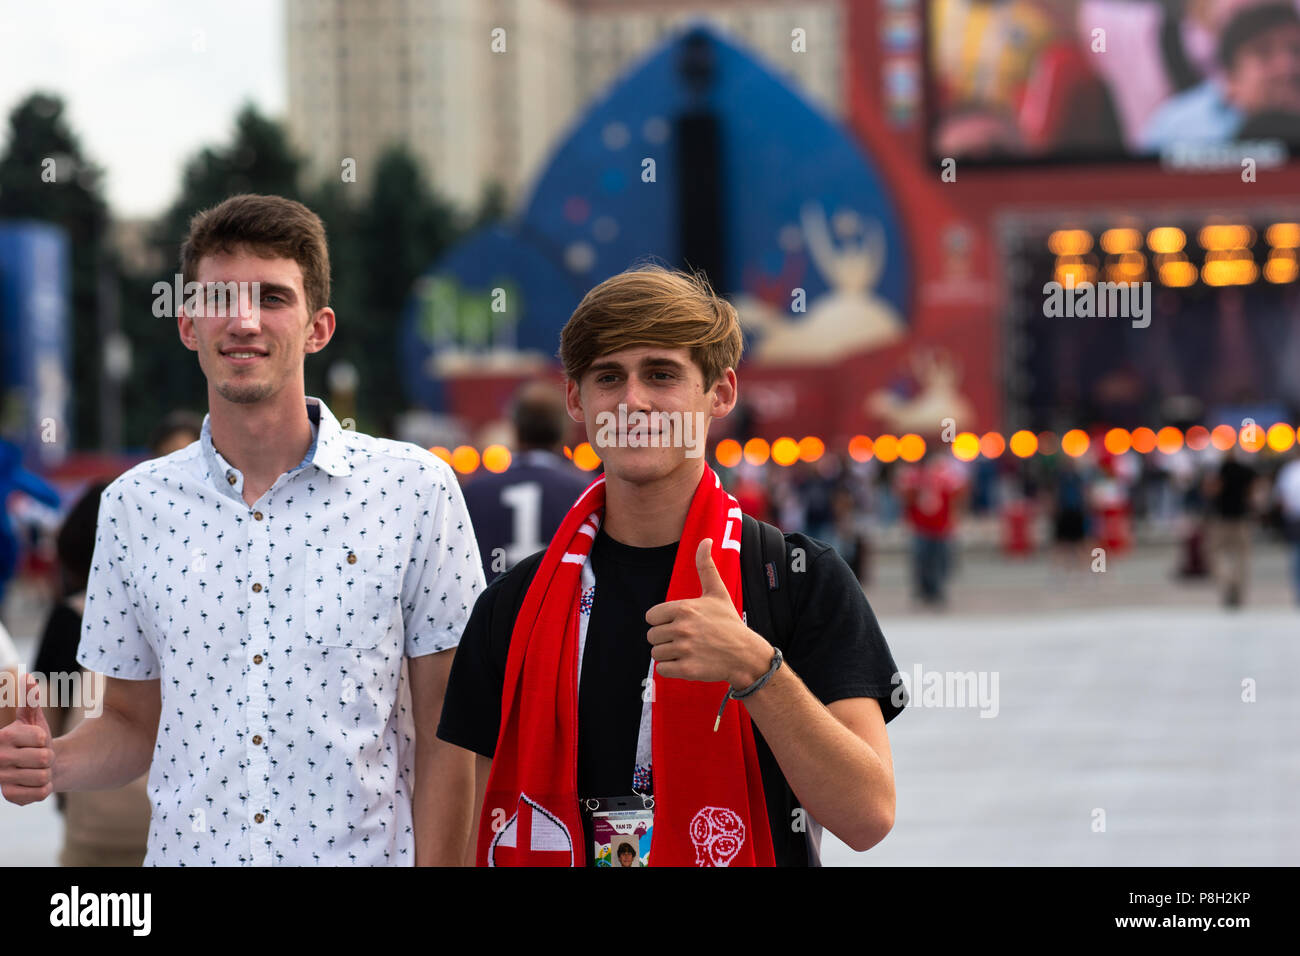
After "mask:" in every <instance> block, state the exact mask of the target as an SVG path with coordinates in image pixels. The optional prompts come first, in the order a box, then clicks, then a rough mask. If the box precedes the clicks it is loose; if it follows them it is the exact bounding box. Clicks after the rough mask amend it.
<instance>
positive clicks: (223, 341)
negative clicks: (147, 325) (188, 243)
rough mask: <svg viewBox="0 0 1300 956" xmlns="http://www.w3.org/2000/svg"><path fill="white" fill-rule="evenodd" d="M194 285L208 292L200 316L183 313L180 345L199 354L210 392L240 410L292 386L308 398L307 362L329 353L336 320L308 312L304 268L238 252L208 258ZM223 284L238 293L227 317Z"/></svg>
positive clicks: (200, 266)
mask: <svg viewBox="0 0 1300 956" xmlns="http://www.w3.org/2000/svg"><path fill="white" fill-rule="evenodd" d="M194 278H195V281H197V282H198V283H199V284H200V285H201V286H202V288H203V293H202V295H203V301H202V310H201V311H202V314H200V315H194V316H191V315H189V314H187V313H186V312H185V310H184V309H182V310H181V311H180V314H179V318H178V321H177V326H178V329H179V332H180V336H181V341H182V342H184V343H185V345H186V347H187V348H189V349H191V350H193V351H195V352H197V353H198V356H199V367H200V368H202V369H203V374H204V376H206V378H207V380H208V387H209V389H210V390H211V391H212V392H215V393H216V394H217V395H219V396H221V397H222V398H224V399H225V400H226V401H228V402H231V403H234V404H238V405H248V404H254V403H257V402H262V401H265V400H267V399H268V398H270V397H272V396H274V395H276V394H278V393H279V392H280V391H281V390H283V389H284V388H286V387H292V388H294V389H295V390H296V391H297V392H298V393H301V392H303V390H304V385H303V356H305V355H306V354H307V353H309V352H318V351H320V350H321V349H322V348H324V347H325V344H326V343H327V342H328V341H329V340H330V337H331V336H332V335H333V333H334V313H333V311H332V310H330V309H328V308H325V309H320V310H319V311H317V312H316V313H315V314H314V315H312V314H310V313H309V311H308V305H307V297H306V295H305V294H304V292H303V281H302V269H301V268H300V267H299V265H298V263H297V262H296V261H294V260H293V259H281V258H271V259H267V258H262V257H260V256H257V255H256V254H254V253H253V252H252V251H251V250H248V249H244V248H240V249H235V250H232V251H230V252H220V253H214V254H212V255H208V256H204V257H203V258H202V259H200V260H199V263H198V268H197V269H196V274H195V277H194ZM217 283H221V284H223V285H224V284H227V283H235V286H233V287H229V288H237V289H238V290H239V292H238V296H237V301H235V297H231V300H230V302H229V306H228V307H227V308H225V309H224V310H223V309H222V308H221V300H220V298H219V297H218V296H217V295H215V294H214V292H215V291H216V289H217V286H216V284H217ZM254 283H257V285H256V286H254ZM254 297H256V301H254Z"/></svg>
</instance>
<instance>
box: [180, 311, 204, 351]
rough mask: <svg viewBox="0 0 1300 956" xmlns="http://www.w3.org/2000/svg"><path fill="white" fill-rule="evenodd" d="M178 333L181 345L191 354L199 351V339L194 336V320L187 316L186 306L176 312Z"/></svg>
mask: <svg viewBox="0 0 1300 956" xmlns="http://www.w3.org/2000/svg"><path fill="white" fill-rule="evenodd" d="M176 333H177V334H178V335H179V336H180V337H181V343H182V344H183V345H184V346H185V347H186V348H187V349H189V350H190V351H191V352H197V351H198V350H199V338H198V336H197V335H195V334H194V320H193V319H191V318H190V317H189V316H188V315H186V314H185V306H183V305H182V306H181V307H180V308H178V309H177V310H176Z"/></svg>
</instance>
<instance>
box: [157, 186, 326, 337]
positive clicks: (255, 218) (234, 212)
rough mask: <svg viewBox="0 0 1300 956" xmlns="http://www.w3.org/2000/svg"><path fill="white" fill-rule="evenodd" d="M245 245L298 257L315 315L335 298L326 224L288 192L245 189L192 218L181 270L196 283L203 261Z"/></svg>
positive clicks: (266, 252)
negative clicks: (275, 193) (272, 193)
mask: <svg viewBox="0 0 1300 956" xmlns="http://www.w3.org/2000/svg"><path fill="white" fill-rule="evenodd" d="M238 247H245V248H247V249H248V250H249V251H250V252H252V253H254V254H256V255H259V256H268V257H270V256H275V257H277V258H284V259H292V260H294V261H295V262H297V263H298V267H299V268H300V269H302V290H303V293H304V294H305V295H306V296H307V312H308V314H309V315H315V314H316V313H317V312H318V311H319V310H321V309H323V308H325V306H327V305H329V301H330V252H329V246H328V245H327V244H326V242H325V224H324V223H323V222H321V220H320V216H318V215H316V214H315V213H314V212H312V211H311V210H310V209H308V208H307V207H306V206H304V205H303V204H302V203H300V202H295V201H294V200H292V199H285V198H284V197H283V196H258V195H254V194H252V193H244V194H243V195H239V196H231V197H230V198H229V199H227V200H226V201H225V202H222V203H220V204H218V205H216V206H213V207H212V208H211V209H205V210H203V211H202V212H199V213H196V214H195V215H194V218H193V219H191V220H190V234H189V235H188V236H187V237H186V238H185V241H184V242H183V243H181V274H182V276H183V278H184V281H185V282H186V283H190V282H196V281H198V280H197V276H196V273H197V272H198V267H199V260H200V259H202V258H203V257H204V256H207V255H212V254H213V253H217V252H233V251H234V250H235V249H236V248H238Z"/></svg>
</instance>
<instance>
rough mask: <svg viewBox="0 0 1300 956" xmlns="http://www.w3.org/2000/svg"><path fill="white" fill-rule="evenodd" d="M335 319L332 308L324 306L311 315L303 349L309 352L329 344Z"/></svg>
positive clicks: (335, 322) (317, 350) (332, 335)
mask: <svg viewBox="0 0 1300 956" xmlns="http://www.w3.org/2000/svg"><path fill="white" fill-rule="evenodd" d="M336 324H337V320H336V319H335V318H334V310H333V309H331V308H329V307H328V306H326V307H325V308H323V309H318V310H317V311H316V314H315V315H313V316H312V317H311V319H310V320H309V321H308V325H307V341H306V342H304V343H303V351H304V352H306V353H308V354H311V353H312V352H319V351H320V350H321V349H323V348H324V347H325V346H326V345H328V344H329V341H330V339H332V338H334V328H335V326H336Z"/></svg>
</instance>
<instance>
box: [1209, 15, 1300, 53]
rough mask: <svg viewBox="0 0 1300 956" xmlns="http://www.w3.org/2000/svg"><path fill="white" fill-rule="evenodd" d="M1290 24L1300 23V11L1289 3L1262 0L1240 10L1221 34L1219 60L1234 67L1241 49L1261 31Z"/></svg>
mask: <svg viewBox="0 0 1300 956" xmlns="http://www.w3.org/2000/svg"><path fill="white" fill-rule="evenodd" d="M1288 24H1296V25H1300V13H1297V12H1296V9H1295V7H1294V6H1292V5H1291V4H1290V3H1289V2H1288V3H1261V4H1259V5H1253V6H1249V7H1244V8H1242V9H1241V10H1238V11H1237V12H1236V13H1235V14H1233V15H1232V17H1231V18H1230V19H1229V20H1228V22H1227V23H1226V24H1224V26H1223V32H1222V33H1221V34H1219V49H1218V56H1219V63H1220V64H1222V65H1223V67H1224V69H1231V68H1232V65H1233V61H1234V60H1236V58H1237V54H1238V53H1239V52H1240V51H1241V48H1242V47H1243V46H1245V45H1246V44H1247V43H1249V42H1250V41H1251V40H1253V39H1255V37H1257V36H1259V35H1260V34H1261V33H1267V32H1268V31H1269V30H1275V29H1277V28H1278V27H1282V26H1287V25H1288Z"/></svg>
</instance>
